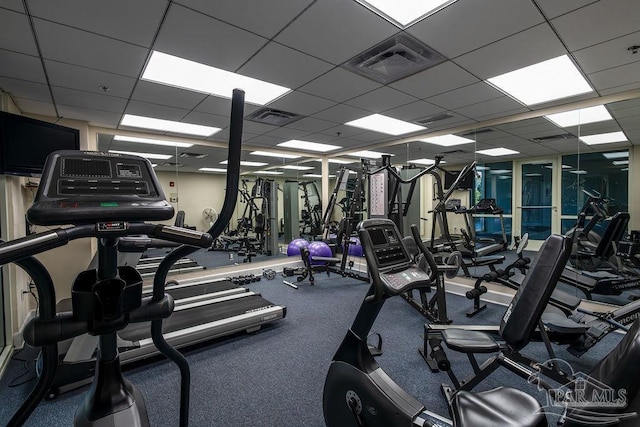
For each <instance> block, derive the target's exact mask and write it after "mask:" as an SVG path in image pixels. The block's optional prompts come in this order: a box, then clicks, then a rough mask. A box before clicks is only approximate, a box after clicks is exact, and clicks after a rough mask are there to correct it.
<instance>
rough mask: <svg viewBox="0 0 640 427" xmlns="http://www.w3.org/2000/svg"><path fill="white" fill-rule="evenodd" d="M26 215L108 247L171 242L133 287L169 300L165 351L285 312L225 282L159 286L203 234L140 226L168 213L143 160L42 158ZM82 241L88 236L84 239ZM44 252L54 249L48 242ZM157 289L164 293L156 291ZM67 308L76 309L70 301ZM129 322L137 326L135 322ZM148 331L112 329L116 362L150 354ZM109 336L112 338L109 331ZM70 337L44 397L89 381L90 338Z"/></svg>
mask: <svg viewBox="0 0 640 427" xmlns="http://www.w3.org/2000/svg"><path fill="white" fill-rule="evenodd" d="M236 92H238V93H240V91H234V97H233V99H232V112H231V125H230V135H229V150H228V151H229V152H228V159H229V164H228V168H227V177H226V189H227V191H226V193H225V199H224V204H223V207H222V209H221V211H220V216H219V217H218V220H217V221H216V222H215V223H214V224H213V225H212V226H211V228H210V229H209V230H208V234H210V235H211V237H213V239H215V238H216V237H217V236H219V235H220V234H221V232H222V231H223V230H224V228H225V227H226V224H227V223H228V221H229V220H230V219H231V217H232V215H233V211H234V208H235V205H236V201H237V193H238V191H237V189H238V181H239V175H240V156H241V145H242V140H241V138H242V120H243V119H242V118H243V108H242V106H243V104H242V103H241V102H239V99H240V98H241V97H239V96H238V95H237V93H236ZM27 216H28V218H29V220H30V221H32V222H33V223H35V224H39V225H46V226H48V225H57V224H60V223H64V224H77V225H79V226H78V227H77V228H79V229H81V231H82V232H86V233H88V231H85V229H86V230H89V231H91V232H92V233H93V231H94V230H97V231H99V232H102V233H109V236H114V237H113V241H114V242H116V244H117V241H118V240H119V239H120V238H122V237H125V236H127V237H128V236H134V235H137V236H139V235H141V234H144V235H148V236H151V237H152V238H156V239H164V240H170V241H173V242H178V243H179V244H180V246H178V247H177V248H175V249H174V250H173V251H172V252H171V253H169V254H168V255H167V256H166V257H165V259H164V260H163V261H162V262H161V263H160V265H159V266H158V270H157V273H156V275H155V276H154V284H153V289H151V288H149V289H143V290H141V293H142V295H143V296H145V295H147V296H148V295H153V296H152V301H155V300H156V298H158V297H160V298H162V296H163V294H164V293H168V294H170V295H172V296H173V298H174V301H175V309H174V310H173V313H172V314H171V316H170V317H168V318H166V319H164V321H163V322H162V332H163V334H164V335H165V337H164V338H165V339H166V341H167V342H168V343H169V345H171V346H173V347H183V346H186V345H190V344H195V343H198V342H202V341H205V340H211V339H214V338H218V337H221V336H225V335H230V334H233V333H236V332H240V331H247V332H255V331H256V330H258V329H260V328H261V327H262V325H264V324H267V323H271V322H274V321H277V320H279V319H282V318H284V317H285V315H286V308H285V307H283V306H280V305H276V304H273V303H271V302H270V301H268V300H266V299H264V298H262V297H261V296H260V295H259V294H257V293H254V292H250V291H248V290H246V289H244V288H240V289H238V287H237V286H235V285H233V284H232V283H231V282H229V281H225V280H222V281H205V280H200V281H198V280H193V281H185V282H184V283H183V282H170V283H168V284H166V285H167V286H166V289H165V280H166V276H167V273H168V271H169V269H170V267H171V266H172V265H173V264H174V263H175V262H176V261H178V260H179V259H181V258H184V257H185V256H188V255H190V254H192V253H193V252H195V251H196V250H198V246H202V244H201V242H200V240H202V239H201V237H200V236H203V233H198V232H195V231H192V230H189V229H184V228H181V227H176V226H163V225H155V226H153V225H148V224H143V223H140V221H144V220H158V221H162V220H167V219H169V218H171V217H172V216H173V208H172V206H171V205H170V204H169V203H168V202H167V201H166V200H165V196H164V192H163V191H162V188H161V187H160V184H159V183H158V180H157V178H156V176H155V173H154V171H153V168H151V165H150V163H149V162H148V161H147V160H146V159H143V158H140V157H137V156H131V155H120V154H118V155H117V154H112V153H100V152H90V151H78V150H76V151H60V152H56V153H55V154H53V155H51V156H49V158H48V160H47V164H46V165H45V170H44V172H43V176H42V182H41V185H40V187H39V189H38V193H37V195H36V200H35V201H34V204H33V206H32V207H31V208H30V209H29V211H28V212H27ZM60 233H62V232H60ZM49 234H52V233H48V234H47V238H50V237H49ZM83 236H84V235H83ZM90 236H92V234H87V235H86V236H85V237H90ZM205 236H207V235H205ZM35 237H38V235H36V236H35ZM35 237H34V238H35ZM80 237H82V236H80ZM207 237H208V236H207ZM74 238H77V237H74ZM56 239H57V240H60V239H58V238H57V237H56ZM57 240H55V241H56V242H57ZM194 242H197V244H198V246H195V243H194ZM45 243H47V242H45ZM64 243H66V242H64ZM56 245H58V246H59V245H60V244H58V243H56ZM210 245H211V242H208V246H210ZM45 246H46V245H45ZM49 247H55V245H53V244H51V245H50V246H49ZM119 269H122V271H123V272H124V271H127V272H128V273H127V274H129V275H138V276H139V273H137V272H135V271H133V269H131V267H119ZM127 269H130V270H127ZM92 274H93V275H95V274H96V270H95V269H90V270H88V271H85V272H84V273H81V275H80V276H78V279H76V283H74V290H73V291H72V292H75V288H76V284H82V283H80V282H82V280H80V278H81V276H83V275H84V276H87V275H89V276H91V275H92ZM158 290H165V291H164V293H163V292H160V293H158ZM67 304H71V305H72V306H73V307H74V309H75V308H76V305H75V303H74V302H73V301H71V302H67ZM60 306H61V307H63V306H64V303H63V302H61V303H60ZM56 311H58V310H56ZM74 311H75V310H74ZM61 314H63V315H64V314H68V315H69V316H74V315H75V314H74V313H61ZM72 319H73V317H72ZM136 321H138V322H139V323H141V325H138V324H136ZM154 322H157V321H156V320H154ZM156 324H157V323H156ZM150 329H151V328H150V327H149V322H145V321H144V320H142V321H140V320H133V319H132V321H131V322H130V323H129V324H128V325H127V326H126V327H124V328H123V329H120V330H118V331H117V335H116V336H115V338H116V341H117V349H118V352H119V357H120V362H121V363H127V362H131V361H133V360H140V359H142V358H145V357H149V356H151V355H155V354H158V350H157V349H156V347H155V345H154V344H153V340H152V338H151V337H152V333H151V330H150ZM113 333H114V334H116V331H114V332H113ZM76 335H77V336H76ZM71 336H72V337H74V338H70V339H67V340H65V341H63V342H61V343H60V344H59V345H58V349H59V350H60V351H59V356H58V366H57V370H56V374H55V377H54V379H53V382H52V384H51V385H49V386H48V397H49V398H53V397H55V396H56V395H58V394H59V393H61V392H64V391H68V390H71V389H73V388H76V387H77V386H79V385H82V384H85V383H88V382H91V380H92V377H93V374H94V372H95V361H96V354H97V351H96V350H97V347H98V346H97V342H98V338H96V336H93V335H89V334H87V333H84V334H73V335H71ZM154 338H156V337H155V336H154ZM161 338H162V337H161ZM172 359H173V357H172ZM38 364H39V365H43V364H44V366H45V367H46V366H47V361H46V358H45V359H43V358H42V357H40V358H39V362H38Z"/></svg>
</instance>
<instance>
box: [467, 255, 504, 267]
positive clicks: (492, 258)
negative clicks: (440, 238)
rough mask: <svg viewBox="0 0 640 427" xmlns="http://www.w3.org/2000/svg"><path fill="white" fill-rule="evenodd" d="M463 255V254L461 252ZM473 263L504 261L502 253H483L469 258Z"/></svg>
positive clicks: (489, 263) (490, 263) (484, 263)
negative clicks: (483, 254)
mask: <svg viewBox="0 0 640 427" xmlns="http://www.w3.org/2000/svg"><path fill="white" fill-rule="evenodd" d="M463 255H464V254H463ZM469 259H470V260H471V262H472V263H473V265H476V266H484V265H492V264H500V263H502V262H503V261H504V255H485V256H477V257H471V258H469Z"/></svg>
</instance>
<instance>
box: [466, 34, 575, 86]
mask: <svg viewBox="0 0 640 427" xmlns="http://www.w3.org/2000/svg"><path fill="white" fill-rule="evenodd" d="M565 53H566V50H565V48H564V46H562V43H560V40H558V37H556V35H555V34H554V32H553V30H552V29H551V28H550V27H549V25H548V24H541V25H537V26H535V27H533V28H530V29H528V30H526V31H523V32H521V33H518V34H514V35H513V36H510V37H507V38H506V39H502V40H500V41H498V42H495V43H492V44H490V45H488V46H485V47H483V48H480V49H478V50H475V51H473V52H471V53H468V54H466V55H463V56H461V57H459V58H456V59H455V62H456V63H457V64H458V65H460V66H461V67H462V68H464V69H466V70H467V71H469V72H470V73H473V74H474V75H475V76H477V77H479V78H480V79H483V80H485V79H488V78H491V77H495V76H498V75H501V74H504V73H506V72H509V71H513V70H517V69H519V68H522V67H526V66H528V65H532V64H535V63H538V62H541V61H545V60H547V59H551V58H555V57H557V56H560V55H563V54H565Z"/></svg>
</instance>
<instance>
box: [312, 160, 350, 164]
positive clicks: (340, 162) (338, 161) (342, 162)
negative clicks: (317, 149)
mask: <svg viewBox="0 0 640 427" xmlns="http://www.w3.org/2000/svg"><path fill="white" fill-rule="evenodd" d="M328 160H329V163H334V164H336V165H348V164H349V163H355V162H356V160H349V159H328ZM315 161H316V162H322V159H316V160H315Z"/></svg>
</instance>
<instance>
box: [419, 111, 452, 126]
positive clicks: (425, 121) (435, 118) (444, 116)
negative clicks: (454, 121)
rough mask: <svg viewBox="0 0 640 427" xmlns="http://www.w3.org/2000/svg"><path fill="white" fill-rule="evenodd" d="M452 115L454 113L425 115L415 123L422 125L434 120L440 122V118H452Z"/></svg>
mask: <svg viewBox="0 0 640 427" xmlns="http://www.w3.org/2000/svg"><path fill="white" fill-rule="evenodd" d="M452 117H454V115H453V114H449V113H440V114H434V115H433V116H429V117H425V118H424V119H418V120H415V123H417V124H419V125H422V126H426V125H429V124H431V123H434V122H439V121H440V120H446V119H450V118H452Z"/></svg>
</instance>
